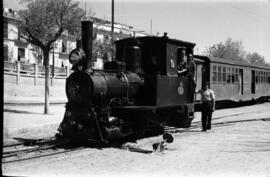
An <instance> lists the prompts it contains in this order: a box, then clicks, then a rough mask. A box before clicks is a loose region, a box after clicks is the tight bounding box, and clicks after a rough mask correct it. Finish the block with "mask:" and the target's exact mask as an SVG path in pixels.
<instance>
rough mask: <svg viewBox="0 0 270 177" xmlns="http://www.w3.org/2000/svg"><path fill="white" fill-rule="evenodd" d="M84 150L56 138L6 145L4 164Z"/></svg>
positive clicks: (4, 147) (3, 156) (4, 148)
mask: <svg viewBox="0 0 270 177" xmlns="http://www.w3.org/2000/svg"><path fill="white" fill-rule="evenodd" d="M67 147H69V148H67ZM82 148H85V147H72V146H71V145H70V144H69V142H67V141H59V140H56V139H55V138H54V137H52V138H48V139H33V140H26V141H24V142H19V143H12V144H6V145H4V146H3V155H2V163H12V162H18V161H23V160H30V159H34V158H40V157H44V156H51V155H55V154H59V153H65V152H69V151H74V150H78V149H82Z"/></svg>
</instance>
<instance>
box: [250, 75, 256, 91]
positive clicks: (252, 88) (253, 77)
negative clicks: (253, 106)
mask: <svg viewBox="0 0 270 177" xmlns="http://www.w3.org/2000/svg"><path fill="white" fill-rule="evenodd" d="M251 93H252V94H255V71H254V70H252V71H251Z"/></svg>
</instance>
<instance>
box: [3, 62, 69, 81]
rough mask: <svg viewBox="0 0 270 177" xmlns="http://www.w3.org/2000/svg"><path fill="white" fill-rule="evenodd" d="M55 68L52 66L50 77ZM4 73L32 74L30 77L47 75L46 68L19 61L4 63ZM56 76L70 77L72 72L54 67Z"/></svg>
mask: <svg viewBox="0 0 270 177" xmlns="http://www.w3.org/2000/svg"><path fill="white" fill-rule="evenodd" d="M52 70H53V66H50V75H51V74H52ZM4 71H7V72H14V73H21V74H30V75H35V74H37V75H45V67H44V66H38V65H37V64H25V63H21V62H19V61H16V62H11V61H4ZM53 73H54V76H56V77H57V76H68V75H69V73H70V70H69V68H68V67H56V66H55V67H54V72H53Z"/></svg>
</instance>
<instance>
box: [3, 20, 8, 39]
mask: <svg viewBox="0 0 270 177" xmlns="http://www.w3.org/2000/svg"><path fill="white" fill-rule="evenodd" d="M4 38H8V23H7V22H4Z"/></svg>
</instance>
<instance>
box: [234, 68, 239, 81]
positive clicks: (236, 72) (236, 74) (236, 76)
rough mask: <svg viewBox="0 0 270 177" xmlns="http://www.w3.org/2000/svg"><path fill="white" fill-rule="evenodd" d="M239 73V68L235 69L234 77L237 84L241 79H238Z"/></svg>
mask: <svg viewBox="0 0 270 177" xmlns="http://www.w3.org/2000/svg"><path fill="white" fill-rule="evenodd" d="M238 71H239V70H238V68H236V69H235V76H234V77H235V82H236V83H238V82H239V78H238V73H239V72H238Z"/></svg>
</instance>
